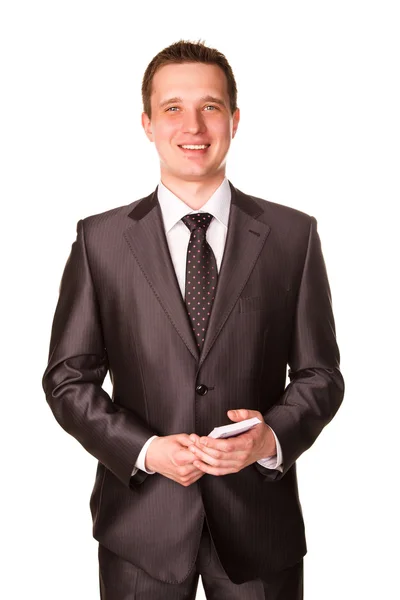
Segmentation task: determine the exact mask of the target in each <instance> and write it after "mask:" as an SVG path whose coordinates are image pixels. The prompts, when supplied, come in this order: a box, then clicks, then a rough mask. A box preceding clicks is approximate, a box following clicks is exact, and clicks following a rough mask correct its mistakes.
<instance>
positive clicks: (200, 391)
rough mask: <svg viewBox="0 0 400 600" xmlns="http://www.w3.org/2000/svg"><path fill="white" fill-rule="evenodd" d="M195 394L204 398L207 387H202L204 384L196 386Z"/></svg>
mask: <svg viewBox="0 0 400 600" xmlns="http://www.w3.org/2000/svg"><path fill="white" fill-rule="evenodd" d="M196 392H197V393H198V394H199V395H200V396H205V395H206V394H207V392H208V387H207V386H206V385H204V383H201V384H200V385H198V386H196Z"/></svg>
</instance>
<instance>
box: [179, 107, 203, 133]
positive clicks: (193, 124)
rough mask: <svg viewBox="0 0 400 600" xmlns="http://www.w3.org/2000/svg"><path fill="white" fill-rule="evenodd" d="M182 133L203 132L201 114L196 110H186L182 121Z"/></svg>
mask: <svg viewBox="0 0 400 600" xmlns="http://www.w3.org/2000/svg"><path fill="white" fill-rule="evenodd" d="M182 126H183V131H184V132H187V133H192V134H193V133H199V132H201V131H204V128H205V125H204V120H203V116H202V114H201V112H199V111H197V110H191V111H189V110H187V111H186V112H185V114H184V119H183V123H182Z"/></svg>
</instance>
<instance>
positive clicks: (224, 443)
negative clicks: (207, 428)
mask: <svg viewBox="0 0 400 600" xmlns="http://www.w3.org/2000/svg"><path fill="white" fill-rule="evenodd" d="M244 436H246V433H242V434H241V435H237V436H235V438H232V439H227V438H226V439H214V438H210V437H202V438H200V444H199V446H198V447H200V448H201V449H202V450H204V451H205V452H208V449H211V450H217V451H218V452H226V453H229V452H238V451H240V450H245V449H246V448H247V447H248V445H249V437H248V436H247V437H244Z"/></svg>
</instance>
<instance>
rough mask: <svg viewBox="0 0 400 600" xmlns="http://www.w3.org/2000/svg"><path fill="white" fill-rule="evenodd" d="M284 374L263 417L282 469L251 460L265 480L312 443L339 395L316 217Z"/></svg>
mask: <svg viewBox="0 0 400 600" xmlns="http://www.w3.org/2000/svg"><path fill="white" fill-rule="evenodd" d="M288 363H289V379H290V383H289V385H288V386H287V387H286V389H285V391H284V393H283V395H282V397H281V398H280V400H279V402H278V403H277V404H275V405H273V406H272V407H271V408H270V409H269V410H268V411H267V412H266V413H265V414H264V415H263V416H264V419H265V422H266V423H267V424H268V425H270V427H272V429H273V430H274V432H275V434H276V436H277V437H278V439H279V442H280V444H281V448H282V457H283V472H282V473H281V472H279V471H269V470H268V469H265V468H264V467H262V466H261V465H260V464H258V463H256V468H257V469H258V470H259V471H260V472H261V473H262V474H263V475H265V479H266V481H274V480H279V479H281V478H282V477H284V475H285V474H286V472H287V471H288V470H289V469H290V468H291V467H292V465H293V464H294V463H295V461H296V460H297V458H298V457H299V456H300V455H301V454H302V453H303V452H304V451H305V450H307V449H308V448H310V446H311V445H312V444H313V443H314V441H315V440H316V438H317V437H318V435H319V434H320V432H321V431H322V429H323V428H324V427H325V425H327V424H328V423H329V421H330V420H331V419H332V418H333V416H334V415H335V413H336V412H337V410H338V409H339V406H340V405H341V402H342V400H343V396H344V380H343V377H342V374H341V372H340V370H339V363H340V355H339V349H338V346H337V342H336V332H335V322H334V318H333V312H332V301H331V292H330V287H329V282H328V277H327V273H326V267H325V261H324V258H323V254H322V250H321V242H320V238H319V235H318V232H317V221H316V219H315V218H314V217H311V224H310V231H309V238H308V246H307V252H306V256H305V262H304V267H303V273H302V277H301V282H300V286H299V290H298V296H297V302H296V309H295V316H294V323H293V331H292V337H291V344H290V353H289V360H288Z"/></svg>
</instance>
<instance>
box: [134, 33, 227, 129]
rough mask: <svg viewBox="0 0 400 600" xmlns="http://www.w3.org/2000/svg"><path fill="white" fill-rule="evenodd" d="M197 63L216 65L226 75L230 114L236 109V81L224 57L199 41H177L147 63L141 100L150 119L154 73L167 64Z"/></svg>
mask: <svg viewBox="0 0 400 600" xmlns="http://www.w3.org/2000/svg"><path fill="white" fill-rule="evenodd" d="M190 62H199V63H204V64H207V65H217V66H218V67H220V68H221V69H222V71H223V72H224V73H225V75H226V79H227V83H228V94H229V103H230V109H231V112H232V114H233V113H234V112H235V110H236V109H237V105H236V103H237V88H236V81H235V77H234V75H233V71H232V68H231V66H230V64H229V63H228V61H227V59H226V58H225V56H224V55H223V54H222V53H221V52H219V51H218V50H216V49H215V48H209V47H208V46H205V45H204V43H203V42H202V41H201V40H199V41H198V42H190V41H185V40H179V42H175V43H174V44H171V46H168V47H167V48H164V50H161V52H159V53H158V54H157V55H156V56H155V57H154V58H153V59H152V61H151V62H150V63H149V65H148V67H147V69H146V71H145V73H144V76H143V81H142V100H143V110H144V112H145V113H146V114H147V116H148V117H149V119H151V103H150V97H151V92H152V83H153V77H154V75H155V73H156V72H157V71H158V69H160V68H161V67H163V66H164V65H168V64H174V63H175V64H181V63H190Z"/></svg>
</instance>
